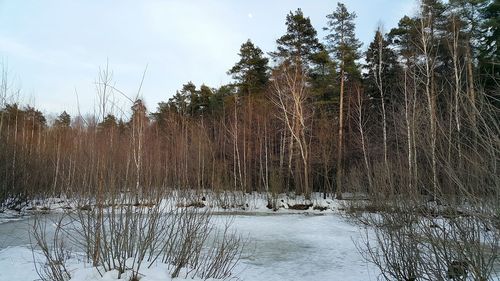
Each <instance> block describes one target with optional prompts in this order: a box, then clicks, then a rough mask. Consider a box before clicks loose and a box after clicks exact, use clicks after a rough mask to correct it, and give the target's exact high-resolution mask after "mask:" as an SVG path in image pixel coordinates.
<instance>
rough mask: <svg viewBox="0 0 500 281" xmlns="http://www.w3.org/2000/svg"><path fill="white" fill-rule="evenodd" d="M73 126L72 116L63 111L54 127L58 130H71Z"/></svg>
mask: <svg viewBox="0 0 500 281" xmlns="http://www.w3.org/2000/svg"><path fill="white" fill-rule="evenodd" d="M70 125H71V116H70V115H69V114H68V113H67V112H66V111H63V112H62V113H61V114H60V115H59V116H58V117H57V118H56V120H55V121H54V126H55V127H56V128H69V127H70Z"/></svg>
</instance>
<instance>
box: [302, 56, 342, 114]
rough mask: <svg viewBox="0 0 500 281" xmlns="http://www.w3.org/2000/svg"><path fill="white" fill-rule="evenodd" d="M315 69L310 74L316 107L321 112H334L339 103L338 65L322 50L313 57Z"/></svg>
mask: <svg viewBox="0 0 500 281" xmlns="http://www.w3.org/2000/svg"><path fill="white" fill-rule="evenodd" d="M312 62H313V68H312V69H311V72H310V74H309V77H310V80H311V81H310V82H311V91H312V94H313V99H314V105H315V107H316V108H317V109H319V112H329V113H331V112H333V105H334V104H337V103H338V90H337V87H336V84H335V78H336V73H337V72H336V64H335V63H334V62H333V61H332V59H331V58H330V55H329V54H328V51H326V50H322V51H320V52H318V53H316V54H314V55H313V56H312Z"/></svg>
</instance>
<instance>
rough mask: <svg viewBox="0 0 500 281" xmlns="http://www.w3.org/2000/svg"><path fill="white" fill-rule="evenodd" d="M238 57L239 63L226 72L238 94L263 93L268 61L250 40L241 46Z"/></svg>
mask: <svg viewBox="0 0 500 281" xmlns="http://www.w3.org/2000/svg"><path fill="white" fill-rule="evenodd" d="M239 56H240V61H239V62H237V63H236V64H235V65H234V66H233V67H232V68H231V69H230V70H229V71H228V74H229V75H232V77H233V79H235V80H236V81H237V85H238V91H239V93H240V94H252V93H258V92H261V91H263V90H264V89H265V87H266V84H267V82H268V80H269V72H268V66H267V64H268V62H269V60H268V59H267V58H266V57H264V53H263V52H262V50H261V49H260V48H259V47H256V46H255V45H254V44H253V43H252V41H250V39H249V40H248V41H247V42H245V43H244V44H243V45H241V48H240V53H239Z"/></svg>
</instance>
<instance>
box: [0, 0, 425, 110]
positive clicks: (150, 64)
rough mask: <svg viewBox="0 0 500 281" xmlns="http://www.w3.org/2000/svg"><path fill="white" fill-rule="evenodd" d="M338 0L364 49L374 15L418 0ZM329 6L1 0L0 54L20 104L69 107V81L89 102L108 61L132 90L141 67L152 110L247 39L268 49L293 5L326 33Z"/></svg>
mask: <svg viewBox="0 0 500 281" xmlns="http://www.w3.org/2000/svg"><path fill="white" fill-rule="evenodd" d="M343 3H344V4H346V6H347V8H348V9H349V10H350V11H355V12H356V14H357V15H358V18H357V19H356V24H357V36H358V38H359V39H360V40H361V41H362V42H363V43H364V46H363V48H366V46H367V44H368V43H369V42H370V41H371V40H372V38H373V34H374V30H375V29H376V27H377V26H378V25H379V24H381V23H382V24H383V26H384V27H385V29H386V30H389V29H390V28H392V27H394V26H396V25H397V22H398V21H399V19H400V18H401V17H402V16H404V15H411V14H412V13H413V11H414V7H415V1H414V0H344V1H343ZM336 6H337V1H331V0H330V1H329V0H251V1H250V0H248V1H243V0H196V1H195V0H176V1H174V0H171V1H167V0H165V1H159V0H158V1H153V0H151V1H123V0H120V1H119V0H115V1H103V0H92V1H88V0H87V1H83V0H77V1H67V0H59V1H56V0H53V1H52V0H47V1H41V0H19V1H17V0H0V59H1V60H2V61H3V63H4V65H8V70H9V75H10V80H11V83H12V84H13V85H15V88H19V89H20V90H21V96H22V97H21V98H22V101H23V102H24V103H30V104H32V105H35V106H36V107H38V108H40V109H42V111H43V112H45V113H59V112H61V111H62V110H67V111H68V112H69V113H70V114H72V115H74V114H76V113H77V99H76V95H75V90H76V91H77V92H78V96H79V101H80V109H81V111H82V113H83V112H92V111H93V108H94V104H95V100H96V98H95V97H96V95H95V92H96V91H95V84H94V82H95V80H96V77H97V75H98V71H99V67H105V65H106V62H107V61H108V62H109V68H110V69H111V70H112V71H113V78H114V82H115V85H116V87H117V88H118V89H120V90H121V91H123V92H125V93H127V94H128V95H129V96H135V94H136V92H137V89H138V87H139V84H140V81H141V78H142V74H143V72H144V70H145V68H146V66H147V72H146V76H145V80H144V85H143V87H142V92H141V94H142V96H143V98H144V100H145V102H146V105H147V106H148V109H149V110H150V111H155V110H156V106H157V103H158V102H160V101H167V100H168V99H169V98H170V97H171V96H172V95H173V94H174V93H175V91H176V90H178V89H180V88H181V86H182V84H184V83H186V82H188V81H192V82H194V83H195V84H196V85H197V86H199V85H201V84H202V83H205V84H207V85H208V86H211V87H218V86H220V85H223V84H225V83H228V82H230V81H231V78H230V77H229V76H228V75H226V71H227V70H228V69H229V68H231V67H232V66H233V65H234V63H235V62H236V61H238V51H239V48H240V46H241V44H242V43H243V42H245V41H246V40H247V39H251V40H252V41H253V42H254V43H255V44H256V45H257V46H259V47H260V48H261V49H262V50H263V51H264V52H266V53H267V52H270V51H273V50H274V49H275V47H276V43H275V41H276V39H277V38H279V37H280V36H281V35H283V34H284V33H285V31H286V26H285V17H286V15H287V13H288V12H289V11H291V10H292V11H295V10H296V9H297V8H299V7H300V8H302V11H303V12H304V15H305V16H308V17H310V18H311V21H312V24H313V25H314V27H315V28H316V30H317V31H318V35H319V38H320V39H321V40H323V37H324V35H325V33H324V32H323V30H322V28H323V27H324V26H325V24H326V17H325V16H326V15H327V14H329V13H331V12H332V11H333V10H334V9H335V8H336ZM118 99H119V97H118V96H117V100H118ZM118 103H119V104H122V106H124V107H126V108H127V109H128V108H129V107H130V105H129V104H128V103H127V102H126V101H124V100H122V101H121V102H118Z"/></svg>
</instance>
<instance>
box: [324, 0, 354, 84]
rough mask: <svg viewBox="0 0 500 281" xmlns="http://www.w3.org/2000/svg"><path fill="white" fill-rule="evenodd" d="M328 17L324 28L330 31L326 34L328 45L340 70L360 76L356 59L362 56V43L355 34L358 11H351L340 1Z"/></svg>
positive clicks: (352, 75) (350, 74) (346, 73)
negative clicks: (360, 50) (360, 51)
mask: <svg viewBox="0 0 500 281" xmlns="http://www.w3.org/2000/svg"><path fill="white" fill-rule="evenodd" d="M326 17H327V19H328V22H327V27H325V28H324V30H326V31H328V32H329V34H328V35H327V36H326V40H327V42H328V45H327V46H328V48H329V51H330V52H331V53H332V54H333V57H334V59H335V61H336V62H337V64H338V66H339V68H340V72H342V73H343V74H344V75H348V76H350V77H353V78H354V77H359V76H360V74H359V70H358V66H357V65H356V60H358V59H359V58H360V53H359V49H360V48H361V45H362V44H361V42H360V41H359V40H358V39H357V38H356V34H355V28H356V25H355V23H354V20H355V19H356V13H354V12H352V13H350V12H349V11H348V10H347V8H346V6H345V5H344V4H342V3H338V4H337V9H336V10H335V11H334V12H333V13H331V14H329V15H327V16H326Z"/></svg>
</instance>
